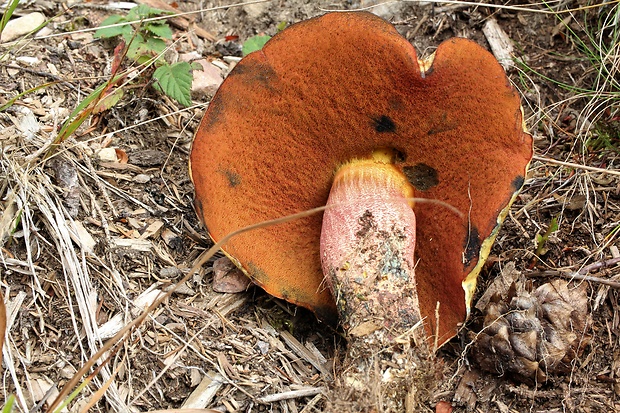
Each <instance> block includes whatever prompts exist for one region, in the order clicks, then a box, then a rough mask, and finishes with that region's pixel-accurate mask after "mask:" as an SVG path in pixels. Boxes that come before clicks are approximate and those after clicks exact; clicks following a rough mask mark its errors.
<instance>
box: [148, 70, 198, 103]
mask: <svg viewBox="0 0 620 413" xmlns="http://www.w3.org/2000/svg"><path fill="white" fill-rule="evenodd" d="M153 78H154V79H155V80H156V82H155V83H154V84H153V87H155V89H157V90H158V91H160V92H162V93H165V94H166V95H168V96H170V97H171V98H172V99H174V100H176V101H177V102H179V103H180V104H181V105H183V106H190V105H191V104H192V98H191V92H192V80H194V76H193V75H192V66H191V65H190V64H189V63H187V62H177V63H174V64H172V65H163V66H161V67H158V68H157V69H156V70H155V72H154V73H153Z"/></svg>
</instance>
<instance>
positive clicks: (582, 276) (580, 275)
mask: <svg viewBox="0 0 620 413" xmlns="http://www.w3.org/2000/svg"><path fill="white" fill-rule="evenodd" d="M618 263H620V257H615V258H610V259H608V260H605V261H599V262H595V263H593V264H590V265H588V266H586V267H583V268H582V269H580V270H579V271H577V272H564V271H558V270H554V271H541V272H536V273H531V274H530V275H531V276H535V277H551V276H559V277H562V278H570V279H573V280H581V281H591V282H596V283H599V284H604V285H608V286H610V287H613V288H618V289H620V282H618V281H613V280H608V279H605V278H600V277H593V276H591V275H586V274H588V273H589V272H590V271H594V270H599V269H601V268H608V267H611V266H613V265H616V264H618Z"/></svg>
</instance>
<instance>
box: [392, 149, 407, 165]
mask: <svg viewBox="0 0 620 413" xmlns="http://www.w3.org/2000/svg"><path fill="white" fill-rule="evenodd" d="M392 150H393V151H394V160H393V161H394V162H395V163H403V162H405V161H406V160H407V154H406V153H405V152H403V151H399V150H398V149H392Z"/></svg>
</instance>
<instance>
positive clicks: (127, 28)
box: [94, 15, 133, 39]
mask: <svg viewBox="0 0 620 413" xmlns="http://www.w3.org/2000/svg"><path fill="white" fill-rule="evenodd" d="M125 22H127V20H126V19H125V18H124V17H123V16H118V15H113V16H110V17H108V18H107V19H105V20H104V21H103V22H101V26H100V27H99V29H97V31H96V32H95V35H94V36H95V38H102V37H103V38H105V39H107V38H110V37H114V36H119V35H123V36H127V35H129V36H131V33H132V31H133V29H132V27H131V25H129V24H126V25H123V26H116V27H105V26H110V25H113V24H117V23H125Z"/></svg>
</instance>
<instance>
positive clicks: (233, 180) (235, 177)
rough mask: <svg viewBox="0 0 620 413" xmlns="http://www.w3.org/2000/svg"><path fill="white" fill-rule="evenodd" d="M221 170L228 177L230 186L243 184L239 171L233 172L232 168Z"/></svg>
mask: <svg viewBox="0 0 620 413" xmlns="http://www.w3.org/2000/svg"><path fill="white" fill-rule="evenodd" d="M221 172H222V173H223V174H224V176H225V177H226V179H228V186H230V187H231V188H234V187H236V186H237V185H239V184H241V176H239V174H238V173H236V172H233V171H231V170H230V169H224V170H223V171H221Z"/></svg>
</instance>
